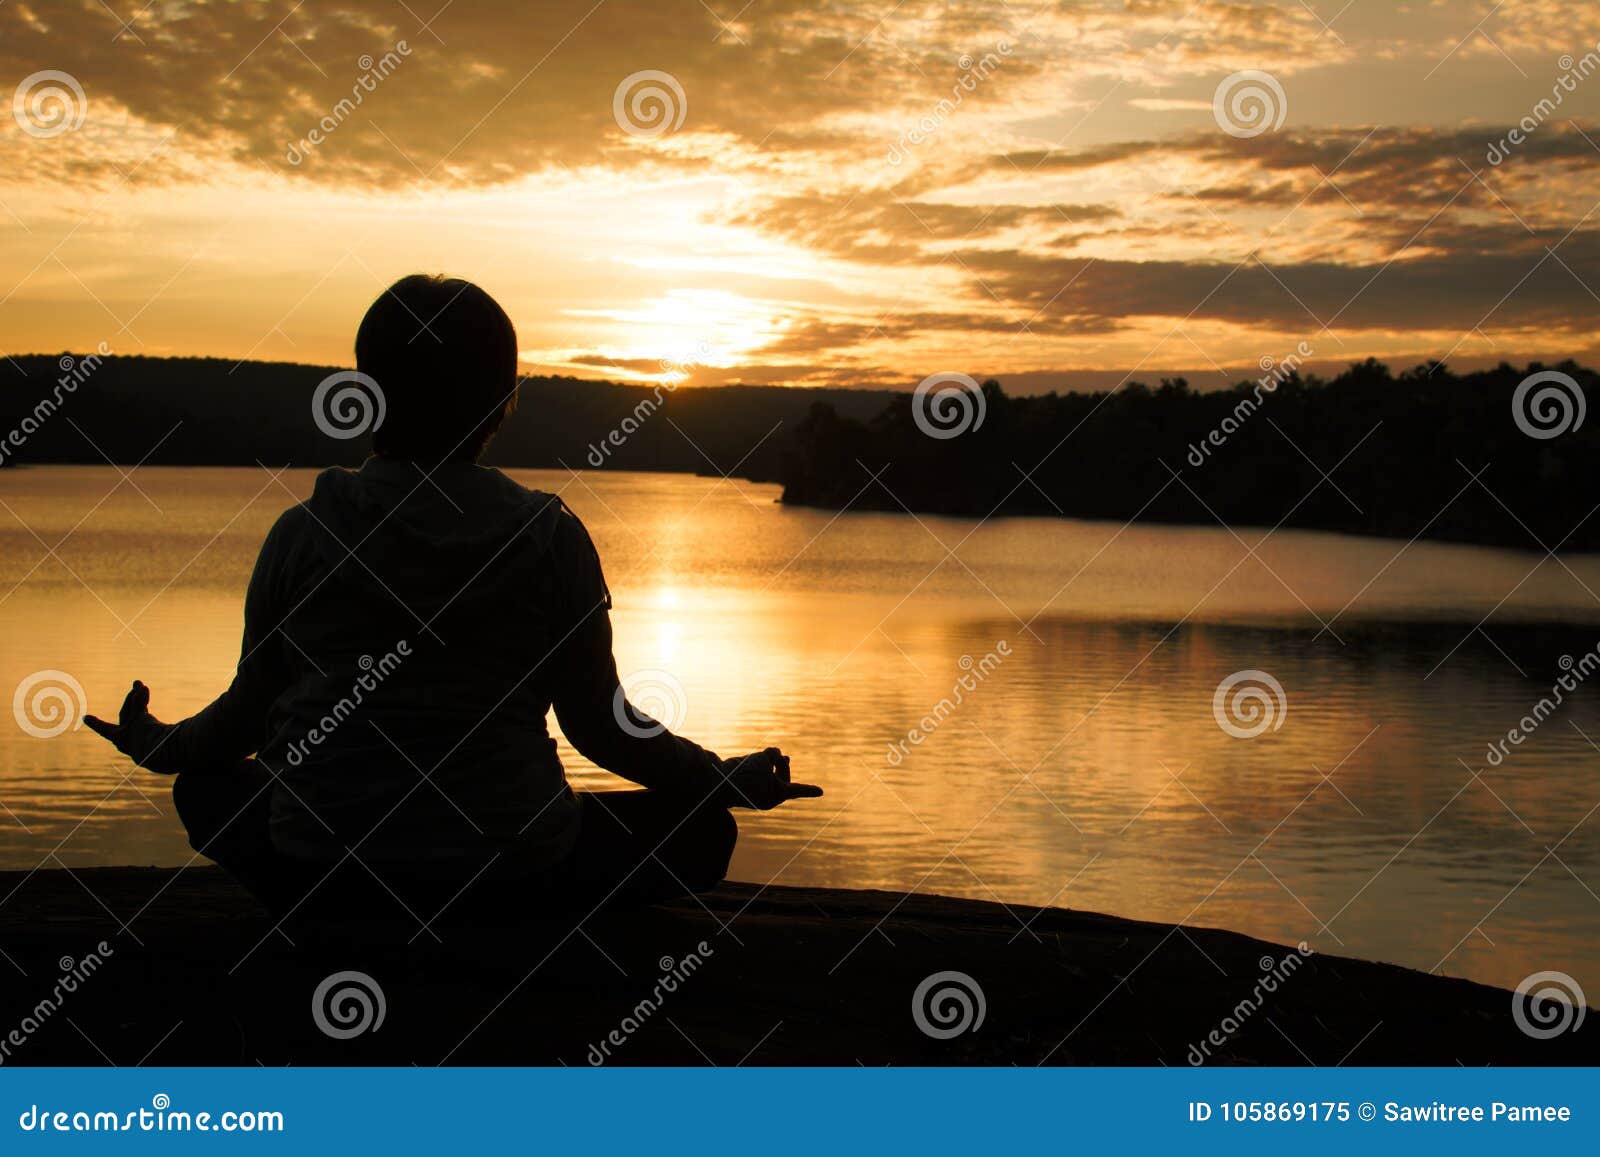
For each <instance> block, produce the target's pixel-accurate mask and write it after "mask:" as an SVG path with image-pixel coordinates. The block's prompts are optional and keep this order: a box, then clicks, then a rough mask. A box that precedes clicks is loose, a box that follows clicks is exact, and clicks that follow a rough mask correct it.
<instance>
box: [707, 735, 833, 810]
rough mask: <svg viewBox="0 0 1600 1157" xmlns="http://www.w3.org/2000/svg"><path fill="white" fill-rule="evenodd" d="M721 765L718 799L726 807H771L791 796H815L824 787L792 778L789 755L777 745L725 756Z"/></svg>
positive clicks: (799, 797) (768, 808)
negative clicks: (731, 756) (720, 787)
mask: <svg viewBox="0 0 1600 1157" xmlns="http://www.w3.org/2000/svg"><path fill="white" fill-rule="evenodd" d="M719 766H720V770H721V772H722V783H723V786H722V790H721V791H720V792H719V793H718V794H717V802H718V803H721V804H723V805H724V806H726V807H748V808H756V809H758V810H760V811H771V810H772V809H773V808H775V807H777V806H778V805H779V804H781V803H787V802H788V801H789V800H792V799H815V798H816V797H817V796H820V795H821V794H822V789H821V788H820V787H816V786H814V785H812V784H809V783H794V782H792V781H791V780H790V778H789V757H788V756H787V755H785V754H784V753H783V752H781V751H779V750H778V749H777V748H776V747H769V748H766V749H765V750H763V751H753V752H751V753H750V754H749V755H736V756H734V757H733V758H732V759H724V760H723V761H722V762H721V764H720V765H719Z"/></svg>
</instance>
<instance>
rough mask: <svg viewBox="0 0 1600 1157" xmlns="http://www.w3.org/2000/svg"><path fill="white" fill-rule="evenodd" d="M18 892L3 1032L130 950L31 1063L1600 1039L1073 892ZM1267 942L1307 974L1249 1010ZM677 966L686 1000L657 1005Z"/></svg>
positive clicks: (1448, 1053)
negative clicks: (495, 902) (387, 924)
mask: <svg viewBox="0 0 1600 1157" xmlns="http://www.w3.org/2000/svg"><path fill="white" fill-rule="evenodd" d="M0 898H3V901H4V902H3V903H0V952H3V953H4V957H5V959H3V960H0V970H3V971H4V972H5V973H6V974H8V975H10V977H11V981H10V982H9V983H8V984H6V985H5V987H4V989H3V990H0V992H3V996H0V1036H3V1035H4V1034H5V1033H6V1032H7V1031H8V1030H11V1029H12V1028H13V1026H21V1025H24V1023H25V1020H26V1018H29V1017H31V1016H34V1015H35V1014H36V1013H37V1012H38V1011H39V1009H38V1004H39V1002H40V1001H41V1000H42V999H44V998H46V997H49V996H50V995H51V992H52V988H53V986H54V985H55V984H56V983H57V981H58V980H59V978H60V976H61V971H60V970H61V969H62V968H63V967H65V966H66V965H67V964H68V963H69V961H70V962H81V961H84V960H85V959H86V958H87V956H88V954H90V953H92V952H96V951H97V946H98V945H99V944H100V943H101V942H102V941H103V942H104V943H105V945H106V947H107V948H108V949H109V950H110V951H109V952H108V954H107V955H106V957H105V959H104V960H103V962H102V963H101V964H100V966H99V968H98V970H97V971H95V972H94V973H93V975H90V976H88V977H87V978H86V979H85V980H84V981H83V982H82V983H81V984H79V985H78V986H77V987H76V990H75V991H73V992H71V993H70V994H66V995H64V996H63V997H62V1000H61V1005H60V1007H59V1009H56V1010H54V1011H53V1012H50V1013H47V1014H46V1015H45V1017H44V1019H43V1022H42V1023H36V1024H35V1025H34V1031H32V1032H31V1033H29V1034H28V1035H27V1037H26V1039H25V1041H24V1043H23V1044H22V1045H20V1046H13V1047H12V1048H11V1049H10V1051H9V1053H8V1055H7V1056H6V1057H5V1058H4V1063H5V1064H87V1065H100V1064H105V1063H108V1062H112V1063H115V1064H118V1065H133V1064H138V1063H145V1064H150V1065H175V1064H210V1065H254V1064H257V1063H261V1064H265V1065H281V1064H288V1063H293V1064H296V1065H304V1064H335V1065H336V1064H382V1065H406V1064H439V1063H448V1064H490V1065H499V1064H526V1065H556V1064H563V1063H565V1064H569V1065H578V1066H582V1065H584V1064H586V1063H592V1061H593V1059H594V1056H595V1055H597V1054H595V1053H593V1052H591V1051H590V1050H591V1046H593V1045H595V1044H596V1043H597V1042H602V1041H605V1040H606V1039H607V1037H608V1034H610V1033H611V1032H612V1031H613V1030H616V1029H618V1028H619V1026H622V1025H623V1024H624V1023H625V1021H626V1019H627V1018H629V1017H634V1018H635V1019H634V1022H633V1029H632V1031H629V1032H625V1033H624V1034H623V1036H624V1040H623V1043H622V1044H621V1045H614V1046H612V1047H611V1049H610V1050H609V1052H610V1056H609V1057H608V1058H606V1057H602V1059H603V1060H606V1062H607V1063H613V1064H630V1065H632V1064H686V1065H702V1064H707V1063H715V1064H718V1065H733V1064H738V1063H741V1062H743V1063H747V1064H765V1065H773V1064H798V1065H809V1064H830V1065H855V1064H857V1063H860V1064H865V1065H882V1064H896V1065H906V1064H912V1065H916V1064H980V1065H1009V1064H1018V1065H1034V1064H1040V1063H1046V1064H1100V1065H1105V1064H1112V1065H1130V1064H1135V1065H1136V1064H1144V1065H1157V1064H1165V1065H1172V1066H1178V1067H1182V1066H1184V1065H1186V1064H1192V1063H1193V1062H1194V1058H1195V1055H1197V1054H1196V1051H1195V1050H1196V1046H1198V1045H1200V1044H1201V1043H1202V1042H1204V1041H1205V1040H1206V1038H1207V1036H1208V1034H1209V1033H1211V1032H1212V1031H1214V1030H1216V1031H1221V1026H1222V1025H1223V1023H1224V1020H1225V1018H1235V1019H1234V1031H1232V1032H1231V1033H1228V1034H1227V1039H1226V1041H1225V1043H1223V1044H1222V1045H1220V1046H1219V1045H1211V1046H1210V1047H1209V1052H1210V1053H1211V1055H1210V1057H1209V1058H1206V1057H1202V1058H1201V1059H1202V1060H1204V1061H1205V1062H1206V1063H1214V1064H1246V1065H1256V1064H1279V1065H1305V1064H1311V1063H1314V1064H1317V1065H1334V1064H1340V1063H1343V1064H1350V1065H1378V1064H1401V1065H1411V1064H1435V1065H1454V1064H1457V1063H1460V1064H1464V1065H1483V1064H1496V1065H1506V1064H1517V1065H1525V1064H1541V1065H1566V1064H1595V1063H1597V1062H1600V1029H1596V1028H1595V1027H1594V1026H1593V1025H1589V1026H1586V1028H1585V1029H1580V1030H1578V1031H1576V1032H1571V1033H1565V1034H1562V1035H1561V1036H1558V1037H1555V1038H1553V1039H1550V1040H1535V1039H1532V1038H1530V1037H1528V1036H1526V1035H1524V1034H1523V1033H1522V1032H1521V1031H1519V1030H1518V1029H1517V1027H1516V1025H1515V1023H1514V1021H1513V1018H1512V1015H1511V1012H1512V995H1511V994H1510V993H1509V992H1506V991H1504V990H1501V989H1496V988H1491V987H1488V986H1485V985H1481V984H1476V983H1473V982H1471V981H1467V980H1461V979H1455V978H1449V977H1439V976H1430V975H1426V974H1423V973H1419V972H1416V971H1413V970H1411V969H1406V968H1400V967H1397V966H1394V965H1388V964H1377V963H1369V962H1365V961H1358V960H1350V959H1345V958H1341V957H1335V956H1325V955H1312V956H1310V957H1308V958H1298V954H1297V953H1296V952H1295V950H1294V949H1293V948H1286V947H1283V946H1278V945H1272V944H1268V943H1267V942H1265V941H1260V940H1255V939H1252V938H1249V937H1245V936H1241V935H1238V934H1236V933H1232V932H1226V931H1219V930H1214V929H1205V928H1192V927H1182V928H1179V927H1175V926H1172V925H1163V924H1154V923H1147V922H1142V921H1133V920H1125V919H1121V918H1118V917H1114V916H1104V915H1096V914H1093V913H1086V912H1077V911H1072V910H1067V909H1059V908H1050V909H1037V908H1023V907H1015V906H1011V907H1008V906H1003V905H1000V904H993V903H988V902H983V901H973V900H956V899H949V898H945V897H939V896H924V895H904V894H895V893H884V892H861V891H845V890H837V889H810V888H806V889H801V888H777V887H772V888H766V889H758V888H757V887H755V886H754V885H749V884H727V885H724V886H723V887H722V888H719V889H718V890H717V891H716V892H713V893H710V894H708V895H706V896H704V897H702V898H701V900H699V901H697V900H692V899H691V900H684V901H680V902H677V903H675V904H671V905H666V906H663V907H661V908H658V909H654V910H650V911H647V912H643V913H635V914H633V915H611V916H600V917H596V918H593V919H591V920H590V921H588V922H586V923H585V925H584V926H583V929H582V931H581V932H580V933H578V934H575V935H573V934H570V927H568V926H563V925H559V924H556V923H554V922H552V923H545V924H528V923H524V924H523V925H521V926H519V927H512V926H510V925H507V926H505V927H501V928H496V929H485V928H477V929H472V930H468V929H457V928H449V927H445V926H443V925H440V926H439V927H438V929H437V932H438V935H439V936H440V940H439V941H437V942H436V941H435V940H434V938H433V935H432V934H431V933H423V932H421V931H419V930H418V929H417V928H416V927H415V926H413V927H411V928H408V929H405V930H403V931H398V932H396V931H389V932H387V933H386V934H383V935H380V934H379V931H378V930H377V929H376V928H374V927H372V926H368V925H364V924H363V923H362V922H361V921H360V919H359V918H358V917H357V916H353V917H352V918H351V919H350V920H348V921H341V922H339V923H338V924H337V925H336V926H334V925H324V926H289V927H286V928H285V929H284V931H283V932H279V933H274V932H273V931H272V924H271V922H270V921H269V920H268V919H267V918H266V915H265V913H264V912H262V911H261V910H260V909H259V908H257V907H256V906H255V905H254V903H253V902H252V901H251V900H250V899H249V898H248V897H247V896H246V895H245V894H244V893H242V892H241V891H239V890H238V889H237V888H236V887H235V886H233V885H232V884H231V883H230V882H229V881H228V880H227V878H226V877H225V876H223V874H222V873H221V872H220V871H218V870H217V869H215V868H209V867H196V868H190V869H188V870H186V871H178V870H174V869H158V868H100V869H74V870H73V871H72V872H70V873H68V872H67V871H64V870H53V871H39V872H36V873H34V874H32V875H25V874H24V873H20V872H13V873H3V874H0ZM702 901H703V902H702ZM285 933H286V934H287V935H285ZM413 936H415V940H414V941H413V942H411V943H409V944H408V943H407V941H408V940H410V939H411V938H412V937H413ZM291 938H292V940H293V944H291V943H290V939H291ZM702 944H703V945H704V946H705V948H704V954H703V956H702V957H701V958H700V963H699V965H698V967H697V969H696V970H695V971H694V973H693V974H692V975H688V976H686V977H685V978H683V979H682V980H681V982H679V983H677V984H676V985H674V990H673V991H672V992H670V993H668V994H665V995H661V994H660V992H659V989H657V988H656V986H657V985H658V983H659V982H660V980H661V978H662V976H663V975H664V973H663V969H664V968H665V966H666V965H667V964H668V963H669V962H670V963H672V965H673V969H672V971H682V967H683V966H682V962H684V961H686V960H687V959H688V958H689V955H690V954H691V953H698V952H700V951H701V949H700V947H699V946H700V945H702ZM1290 958H1296V963H1295V966H1294V967H1292V968H1290V967H1289V966H1288V965H1286V964H1285V961H1287V960H1289V959H1290ZM1263 964H1270V965H1271V966H1272V968H1273V969H1274V970H1276V971H1279V972H1282V973H1284V975H1283V978H1282V979H1281V981H1279V982H1278V983H1277V984H1276V985H1275V990H1274V991H1273V992H1272V993H1271V994H1270V995H1267V996H1266V997H1265V998H1264V999H1263V1000H1262V1002H1261V1004H1260V1005H1259V1007H1257V1008H1255V1009H1252V1010H1250V1011H1248V1012H1245V1013H1244V1014H1243V1015H1242V1016H1237V1015H1236V1014H1238V1013H1239V1006H1240V1002H1241V1000H1243V999H1245V998H1247V997H1249V996H1250V995H1251V993H1252V990H1253V989H1254V988H1255V986H1256V985H1257V984H1258V982H1259V981H1260V980H1261V978H1262V977H1263V975H1264V973H1263V970H1262V967H1261V966H1262V965H1263ZM80 967H81V965H80ZM346 970H360V971H363V972H366V973H368V974H370V975H371V976H372V977H374V978H375V979H376V980H377V981H378V983H379V985H380V986H381V988H382V989H383V992H384V994H385V1005H386V1016H385V1020H384V1022H383V1025H382V1027H381V1028H380V1029H379V1030H378V1031H375V1032H368V1033H365V1034H363V1035H360V1036H357V1037H355V1038H352V1039H348V1040H336V1039H331V1038H329V1037H327V1036H325V1035H324V1034H323V1033H322V1032H321V1031H319V1030H318V1028H317V1027H316V1025H315V1023H314V1021H313V1018H312V1015H311V1002H312V994H313V992H314V991H315V989H316V988H317V986H318V984H319V983H320V982H321V981H323V980H324V979H325V978H327V977H328V976H330V975H331V974H332V973H335V972H340V971H346ZM940 972H960V973H965V974H966V975H967V976H970V977H971V978H972V979H973V980H974V981H975V982H976V983H977V985H978V986H979V987H980V988H981V989H982V990H983V993H984V997H985V1015H984V1019H983V1022H982V1024H981V1026H979V1027H977V1028H976V1029H974V1030H972V1031H968V1032H963V1033H960V1034H958V1035H956V1036H953V1037H950V1038H949V1039H936V1038H934V1037H930V1036H928V1035H925V1034H924V1033H923V1032H922V1031H920V1030H919V1029H918V1027H917V1025H916V1023H915V1021H914V1019H913V1015H912V1000H913V993H914V992H915V991H916V989H917V987H918V985H919V984H921V983H922V982H923V981H925V980H926V979H927V978H928V977H930V976H932V975H933V974H935V973H940ZM653 989H654V990H655V991H656V994H657V995H658V996H660V1004H659V1007H658V1008H653V1009H645V1010H644V1012H643V1015H642V1016H641V1015H639V1013H640V1002H641V1001H642V1000H646V999H648V998H650V997H651V994H652V990H653Z"/></svg>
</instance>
